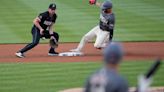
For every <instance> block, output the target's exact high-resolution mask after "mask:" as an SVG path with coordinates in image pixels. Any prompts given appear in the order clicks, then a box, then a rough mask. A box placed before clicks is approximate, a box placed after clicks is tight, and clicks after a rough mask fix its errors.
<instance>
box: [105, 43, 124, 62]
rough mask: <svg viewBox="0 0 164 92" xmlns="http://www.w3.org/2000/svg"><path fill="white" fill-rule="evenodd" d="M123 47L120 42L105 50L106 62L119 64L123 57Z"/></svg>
mask: <svg viewBox="0 0 164 92" xmlns="http://www.w3.org/2000/svg"><path fill="white" fill-rule="evenodd" d="M123 54H124V52H123V48H122V45H121V44H120V43H118V42H111V43H109V45H108V46H107V47H106V48H105V49H104V61H105V63H106V64H118V63H120V61H121V59H122V57H123Z"/></svg>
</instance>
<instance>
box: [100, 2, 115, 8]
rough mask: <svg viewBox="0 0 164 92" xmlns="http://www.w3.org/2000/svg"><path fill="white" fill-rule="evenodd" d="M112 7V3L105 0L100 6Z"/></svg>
mask: <svg viewBox="0 0 164 92" xmlns="http://www.w3.org/2000/svg"><path fill="white" fill-rule="evenodd" d="M112 7H113V4H112V2H111V1H105V2H104V3H103V4H102V6H101V9H102V10H106V9H112Z"/></svg>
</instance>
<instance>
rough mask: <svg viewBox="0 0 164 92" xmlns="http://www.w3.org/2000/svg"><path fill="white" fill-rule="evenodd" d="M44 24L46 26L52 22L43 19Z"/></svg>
mask: <svg viewBox="0 0 164 92" xmlns="http://www.w3.org/2000/svg"><path fill="white" fill-rule="evenodd" d="M44 24H45V25H47V26H50V25H51V24H52V22H51V21H44Z"/></svg>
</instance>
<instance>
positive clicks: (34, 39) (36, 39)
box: [16, 27, 41, 57]
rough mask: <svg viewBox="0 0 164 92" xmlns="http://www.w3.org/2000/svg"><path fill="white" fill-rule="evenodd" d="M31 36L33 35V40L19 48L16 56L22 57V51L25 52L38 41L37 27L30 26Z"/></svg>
mask: <svg viewBox="0 0 164 92" xmlns="http://www.w3.org/2000/svg"><path fill="white" fill-rule="evenodd" d="M32 37H33V40H32V42H31V43H29V44H28V45H26V46H25V47H24V48H22V49H21V50H19V51H18V52H17V53H16V55H17V56H18V57H24V55H23V54H24V53H25V52H27V51H28V50H30V49H32V48H34V47H35V46H36V45H37V44H38V43H39V40H40V37H41V36H40V32H39V30H38V29H37V28H35V27H33V28H32Z"/></svg>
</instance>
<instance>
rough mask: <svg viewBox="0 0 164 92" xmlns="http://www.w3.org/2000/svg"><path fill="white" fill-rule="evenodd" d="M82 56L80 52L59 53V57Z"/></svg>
mask: <svg viewBox="0 0 164 92" xmlns="http://www.w3.org/2000/svg"><path fill="white" fill-rule="evenodd" d="M83 55H84V54H83V53H82V52H62V53H59V56H69V57H71V56H83Z"/></svg>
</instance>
